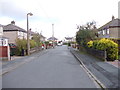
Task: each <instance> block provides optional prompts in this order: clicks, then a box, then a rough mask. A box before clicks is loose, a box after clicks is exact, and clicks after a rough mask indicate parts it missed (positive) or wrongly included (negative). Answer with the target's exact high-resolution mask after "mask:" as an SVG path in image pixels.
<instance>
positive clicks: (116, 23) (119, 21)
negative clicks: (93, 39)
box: [98, 19, 120, 30]
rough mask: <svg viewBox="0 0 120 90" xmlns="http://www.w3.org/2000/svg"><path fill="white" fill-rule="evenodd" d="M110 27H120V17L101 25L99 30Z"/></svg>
mask: <svg viewBox="0 0 120 90" xmlns="http://www.w3.org/2000/svg"><path fill="white" fill-rule="evenodd" d="M110 27H120V19H114V20H111V21H109V22H108V23H106V24H105V25H103V26H101V27H100V28H99V29H98V30H103V29H108V28H110Z"/></svg>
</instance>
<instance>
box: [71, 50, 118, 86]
mask: <svg viewBox="0 0 120 90" xmlns="http://www.w3.org/2000/svg"><path fill="white" fill-rule="evenodd" d="M70 51H71V52H72V54H74V56H75V57H77V58H78V60H79V61H80V63H81V62H82V63H83V64H84V65H85V67H86V68H87V69H88V70H89V71H90V72H91V73H92V74H93V75H94V76H95V77H96V78H97V79H98V80H99V81H100V82H101V83H102V84H103V85H104V86H105V87H106V88H118V87H119V88H120V86H119V84H120V73H119V72H120V69H119V68H117V66H113V64H112V63H110V62H104V61H102V60H100V59H97V58H95V57H94V56H91V55H89V54H86V53H84V52H80V51H78V50H76V49H73V48H71V49H70Z"/></svg>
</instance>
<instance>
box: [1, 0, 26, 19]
mask: <svg viewBox="0 0 120 90" xmlns="http://www.w3.org/2000/svg"><path fill="white" fill-rule="evenodd" d="M0 5H1V16H4V17H5V16H6V17H10V18H13V19H16V20H21V19H24V15H25V10H24V9H22V8H20V7H19V6H18V5H17V4H15V3H14V2H13V1H12V0H7V1H6V0H1V1H0Z"/></svg>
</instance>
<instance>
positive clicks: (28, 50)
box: [27, 13, 33, 55]
mask: <svg viewBox="0 0 120 90" xmlns="http://www.w3.org/2000/svg"><path fill="white" fill-rule="evenodd" d="M28 15H29V16H32V15H33V14H32V13H28V14H27V55H30V41H29V21H28Z"/></svg>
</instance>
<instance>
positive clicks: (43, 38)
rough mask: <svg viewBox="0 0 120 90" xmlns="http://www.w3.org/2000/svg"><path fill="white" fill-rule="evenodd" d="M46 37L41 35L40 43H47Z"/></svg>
mask: <svg viewBox="0 0 120 90" xmlns="http://www.w3.org/2000/svg"><path fill="white" fill-rule="evenodd" d="M45 39H46V37H44V36H43V35H42V34H40V41H42V42H45V41H46V40H45Z"/></svg>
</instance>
